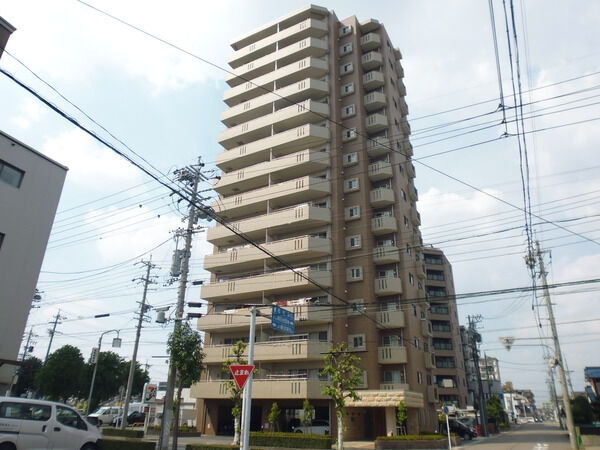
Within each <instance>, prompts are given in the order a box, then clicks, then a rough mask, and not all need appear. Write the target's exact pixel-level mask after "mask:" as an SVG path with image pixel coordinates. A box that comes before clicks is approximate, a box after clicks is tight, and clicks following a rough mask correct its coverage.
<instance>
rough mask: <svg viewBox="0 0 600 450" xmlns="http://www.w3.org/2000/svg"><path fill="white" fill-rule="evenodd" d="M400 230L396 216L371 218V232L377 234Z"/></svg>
mask: <svg viewBox="0 0 600 450" xmlns="http://www.w3.org/2000/svg"><path fill="white" fill-rule="evenodd" d="M396 230H398V224H397V223H396V218H395V217H392V216H381V217H375V218H373V219H371V232H372V233H373V234H375V235H379V234H387V233H394V232H396Z"/></svg>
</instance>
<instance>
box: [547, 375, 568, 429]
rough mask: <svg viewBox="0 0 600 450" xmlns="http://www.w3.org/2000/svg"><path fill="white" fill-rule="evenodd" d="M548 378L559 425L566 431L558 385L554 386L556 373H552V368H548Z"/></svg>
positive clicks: (551, 398)
mask: <svg viewBox="0 0 600 450" xmlns="http://www.w3.org/2000/svg"><path fill="white" fill-rule="evenodd" d="M548 376H549V377H550V379H549V380H548V385H549V386H550V400H551V401H552V404H553V405H554V408H555V411H556V418H557V419H558V424H559V425H560V428H561V429H562V430H564V429H565V423H564V421H563V418H562V415H561V414H560V406H559V405H558V397H557V396H556V385H555V384H554V372H553V371H552V367H548Z"/></svg>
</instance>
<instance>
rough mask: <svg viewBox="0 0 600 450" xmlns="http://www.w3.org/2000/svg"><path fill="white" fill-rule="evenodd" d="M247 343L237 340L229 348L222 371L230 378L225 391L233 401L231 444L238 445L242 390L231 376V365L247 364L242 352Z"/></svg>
mask: <svg viewBox="0 0 600 450" xmlns="http://www.w3.org/2000/svg"><path fill="white" fill-rule="evenodd" d="M247 346H248V344H246V343H245V342H242V341H237V342H236V343H235V345H234V346H233V347H232V348H231V353H230V356H232V358H227V359H226V360H225V361H224V362H223V369H222V370H223V372H224V373H225V374H227V375H228V376H229V377H230V379H229V380H228V381H227V391H228V392H229V398H230V399H231V400H232V401H233V408H231V415H232V416H233V430H234V434H233V445H240V421H241V418H242V392H243V391H242V390H241V389H240V388H239V387H238V385H237V384H236V382H235V380H234V379H233V378H232V375H231V370H230V369H229V367H231V365H240V364H241V365H244V364H248V360H247V359H246V358H244V352H245V351H246V347H247Z"/></svg>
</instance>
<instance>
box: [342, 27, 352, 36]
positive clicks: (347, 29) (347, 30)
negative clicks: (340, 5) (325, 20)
mask: <svg viewBox="0 0 600 450" xmlns="http://www.w3.org/2000/svg"><path fill="white" fill-rule="evenodd" d="M350 33H352V27H351V26H350V25H346V26H343V27H341V28H340V36H346V35H347V34H350Z"/></svg>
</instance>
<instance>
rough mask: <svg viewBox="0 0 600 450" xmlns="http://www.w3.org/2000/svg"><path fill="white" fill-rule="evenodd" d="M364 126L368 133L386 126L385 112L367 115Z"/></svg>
mask: <svg viewBox="0 0 600 450" xmlns="http://www.w3.org/2000/svg"><path fill="white" fill-rule="evenodd" d="M365 122H366V128H367V132H368V133H377V132H378V131H381V130H384V129H385V128H387V127H388V121H387V116H386V115H385V114H380V113H375V114H371V115H369V116H367V119H366V121H365Z"/></svg>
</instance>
